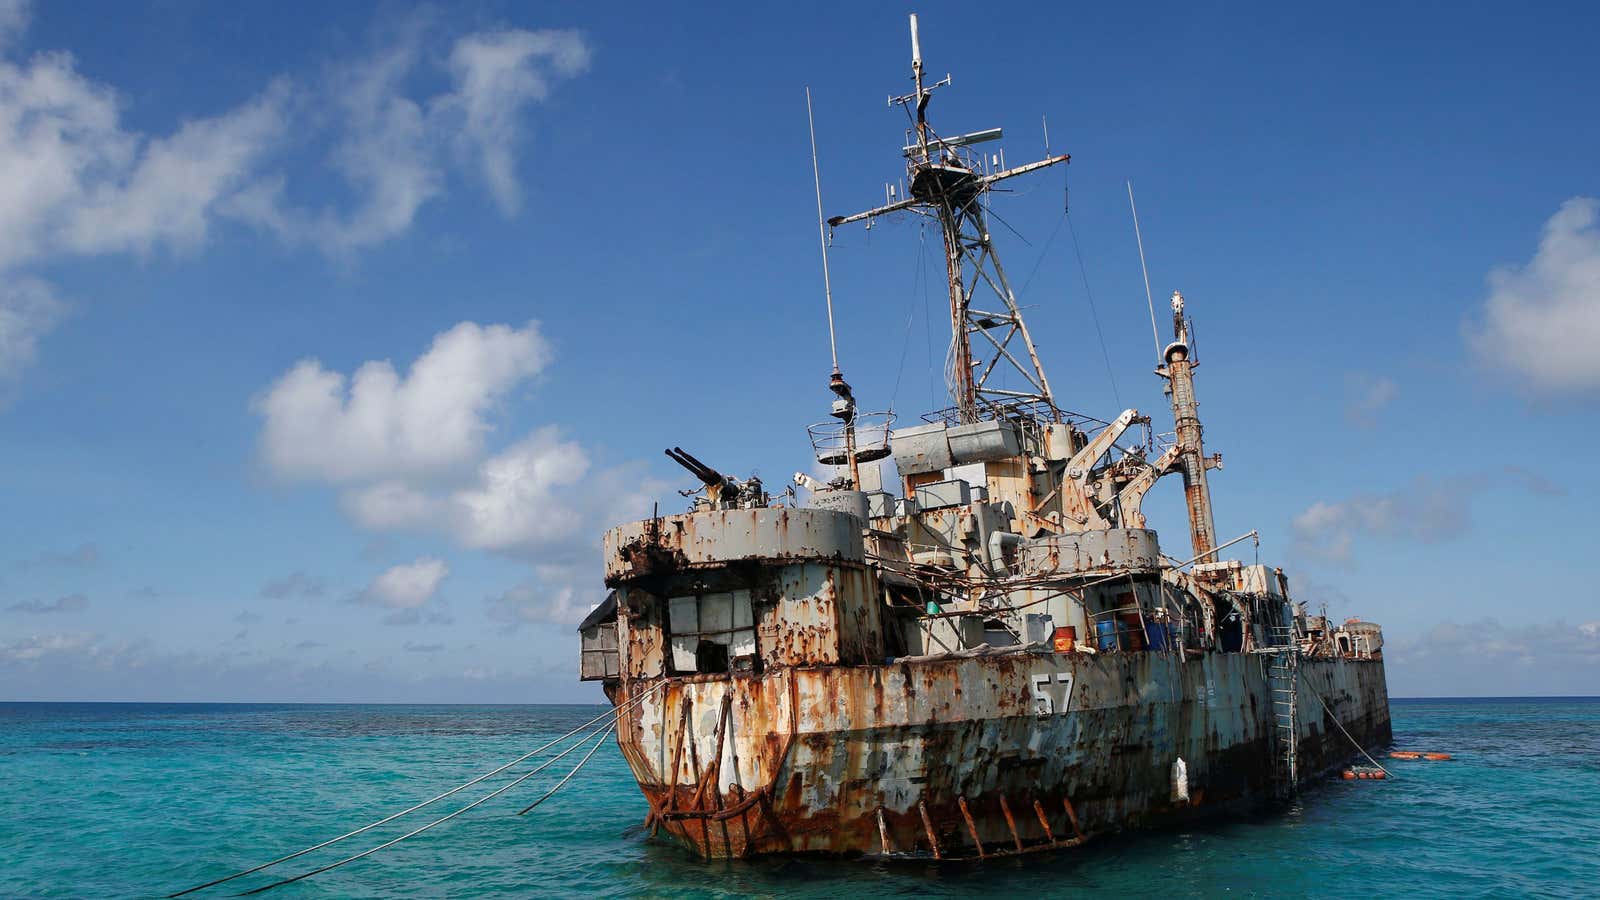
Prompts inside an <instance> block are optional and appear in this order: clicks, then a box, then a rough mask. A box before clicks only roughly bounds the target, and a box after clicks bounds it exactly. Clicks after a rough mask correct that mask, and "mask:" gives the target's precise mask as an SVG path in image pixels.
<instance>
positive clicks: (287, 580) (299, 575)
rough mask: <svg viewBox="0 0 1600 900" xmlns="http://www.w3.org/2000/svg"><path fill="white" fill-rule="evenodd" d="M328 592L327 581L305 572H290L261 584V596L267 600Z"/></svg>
mask: <svg viewBox="0 0 1600 900" xmlns="http://www.w3.org/2000/svg"><path fill="white" fill-rule="evenodd" d="M327 592H328V583H327V581H326V580H324V579H322V578H318V577H317V576H315V575H308V574H306V573H305V572H301V571H298V570H297V571H294V572H290V573H289V574H288V575H285V576H284V577H282V578H274V579H272V580H271V581H268V582H267V583H266V584H264V585H262V586H261V597H262V598H264V599H267V600H284V599H288V598H290V597H321V596H322V595H323V594H325V593H327Z"/></svg>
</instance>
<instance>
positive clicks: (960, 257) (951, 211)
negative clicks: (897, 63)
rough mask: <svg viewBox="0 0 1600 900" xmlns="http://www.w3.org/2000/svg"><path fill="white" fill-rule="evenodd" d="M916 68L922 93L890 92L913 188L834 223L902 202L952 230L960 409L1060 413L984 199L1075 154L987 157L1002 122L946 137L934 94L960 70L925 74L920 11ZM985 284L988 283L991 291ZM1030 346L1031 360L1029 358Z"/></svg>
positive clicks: (948, 257) (964, 413) (962, 412)
mask: <svg viewBox="0 0 1600 900" xmlns="http://www.w3.org/2000/svg"><path fill="white" fill-rule="evenodd" d="M911 78H912V81H913V83H914V86H915V90H914V92H913V93H911V94H907V95H905V96H900V97H891V98H889V103H890V105H895V104H899V105H900V106H902V107H903V108H905V109H906V111H907V113H908V115H910V117H911V120H912V123H913V128H912V131H911V132H910V135H909V136H910V138H911V143H910V144H909V145H908V146H906V147H904V148H903V153H904V155H905V157H906V174H907V177H908V183H909V185H910V189H909V191H908V194H909V196H906V197H904V198H900V199H894V198H893V189H892V188H891V189H890V194H891V199H890V202H888V203H886V204H885V205H883V206H880V207H877V208H875V209H870V210H867V211H865V212H860V213H856V214H855V215H850V216H835V217H833V218H832V219H829V220H828V224H829V225H831V226H833V227H838V226H840V225H844V224H847V223H850V222H859V221H862V220H868V221H869V222H870V221H871V220H872V219H875V218H877V217H878V216H882V215H887V214H889V213H893V212H900V211H902V210H910V211H913V212H917V213H919V214H922V215H926V216H928V217H930V218H933V219H936V220H937V221H938V222H939V226H940V230H941V231H942V233H943V236H944V255H945V277H946V280H947V281H948V283H949V305H950V331H951V344H950V355H949V358H948V360H947V367H946V372H945V376H946V381H947V383H948V385H949V388H950V394H951V398H952V399H953V400H954V401H955V417H956V419H957V420H958V421H960V422H962V423H969V422H977V421H979V420H980V419H982V418H985V417H986V414H987V417H993V415H994V414H995V413H996V412H997V411H998V410H999V409H1001V408H1003V407H1006V406H1011V407H1017V406H1031V407H1034V409H1033V410H1031V412H1033V413H1035V414H1043V415H1046V416H1048V417H1050V418H1052V419H1054V418H1056V417H1057V415H1058V413H1057V410H1056V406H1055V398H1054V396H1053V395H1052V394H1051V392H1050V382H1049V380H1048V379H1047V378H1046V377H1045V374H1044V367H1043V366H1041V365H1040V363H1039V354H1038V351H1037V350H1035V349H1034V345H1033V338H1032V336H1030V335H1029V334H1028V326H1027V325H1026V324H1025V323H1024V322H1023V320H1022V313H1021V311H1020V310H1018V308H1017V300H1016V294H1015V292H1013V291H1012V289H1011V283H1010V281H1009V280H1008V279H1007V278H1006V273H1005V269H1004V268H1003V267H1002V266H1001V264H1000V257H999V256H998V255H997V254H996V252H995V248H994V244H993V242H992V241H991V240H990V236H989V226H988V221H987V216H986V215H985V212H984V208H983V200H984V197H985V195H986V194H987V193H988V192H989V190H990V188H991V187H993V186H994V185H995V184H996V183H998V182H1001V181H1005V180H1006V179H1009V178H1015V177H1016V176H1018V175H1025V174H1027V173H1029V172H1033V171H1036V170H1038V169H1043V168H1047V167H1049V166H1053V165H1055V164H1056V163H1064V162H1067V161H1068V160H1070V159H1071V156H1070V155H1069V154H1062V155H1060V156H1052V157H1048V158H1046V159H1042V160H1039V161H1038V162H1032V163H1028V164H1026V165H1022V166H1017V167H1016V168H1012V169H1007V168H1005V163H1004V158H1003V155H1002V154H999V153H996V154H994V155H992V156H991V157H990V158H989V159H988V160H985V158H984V155H983V154H982V153H979V152H974V151H972V150H971V149H970V148H971V147H972V146H973V145H975V144H980V143H984V142H987V141H993V140H998V139H999V138H1000V136H1001V131H1000V129H998V128H991V129H988V130H986V131H978V132H972V133H970V134H963V135H957V136H955V137H949V138H941V137H939V136H938V133H937V132H936V131H935V130H934V129H933V127H932V126H931V125H930V124H929V123H928V118H927V108H928V101H929V100H930V99H931V98H932V96H933V91H934V89H936V88H940V87H944V86H946V85H949V84H950V77H949V76H948V75H946V76H945V77H944V79H943V80H941V81H938V82H935V83H934V84H931V85H930V84H926V83H925V81H924V79H923V67H922V45H921V41H920V38H919V35H918V33H917V17H916V15H915V14H914V13H913V14H912V16H911ZM980 289H983V293H982V294H981V295H980V294H979V291H980ZM991 295H992V298H991ZM975 296H982V297H984V298H985V299H986V300H988V299H992V300H994V301H997V302H995V303H986V305H988V306H991V307H995V308H991V309H985V308H983V307H981V306H976V305H974V302H973V301H974V297H975ZM974 335H981V336H982V338H983V340H984V341H986V342H987V343H983V344H980V346H979V349H980V350H981V351H982V352H981V353H980V354H974V352H973V341H972V338H973V336H974ZM1024 354H1025V355H1026V357H1027V358H1026V360H1023V359H1020V358H1019V357H1021V356H1022V355H1024ZM1001 371H1004V372H1009V373H1011V374H1014V375H1017V376H1020V378H1021V381H1022V385H1021V387H1022V389H1020V390H1013V389H1006V388H1001V387H999V386H998V381H999V379H998V378H996V375H997V373H998V372H1001ZM992 382H994V383H992Z"/></svg>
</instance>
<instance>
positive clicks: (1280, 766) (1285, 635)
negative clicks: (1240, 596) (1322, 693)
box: [1266, 628, 1300, 797]
mask: <svg viewBox="0 0 1600 900" xmlns="http://www.w3.org/2000/svg"><path fill="white" fill-rule="evenodd" d="M1272 631H1273V635H1272V637H1273V646H1272V647H1271V648H1268V649H1267V653H1266V655H1267V660H1266V663H1267V686H1268V688H1269V689H1270V690H1271V692H1272V718H1273V722H1274V725H1275V726H1276V731H1277V734H1276V738H1275V741H1276V751H1277V752H1276V753H1274V754H1273V756H1274V762H1275V769H1276V775H1277V778H1276V782H1277V790H1278V796H1280V797H1288V796H1290V795H1292V794H1294V792H1295V790H1296V788H1297V787H1298V786H1299V783H1300V772H1299V768H1300V767H1299V762H1300V713H1299V706H1298V700H1299V696H1298V695H1299V691H1298V686H1299V683H1300V647H1299V645H1298V644H1297V643H1296V641H1295V639H1294V634H1293V633H1292V632H1291V631H1290V630H1289V629H1288V628H1274V629H1272Z"/></svg>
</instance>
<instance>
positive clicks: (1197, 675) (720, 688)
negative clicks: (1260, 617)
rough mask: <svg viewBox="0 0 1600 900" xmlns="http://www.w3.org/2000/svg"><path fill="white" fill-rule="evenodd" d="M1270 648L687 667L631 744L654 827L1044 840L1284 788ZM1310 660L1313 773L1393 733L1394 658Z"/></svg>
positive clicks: (974, 845)
mask: <svg viewBox="0 0 1600 900" xmlns="http://www.w3.org/2000/svg"><path fill="white" fill-rule="evenodd" d="M1268 664H1269V657H1268V655H1264V654H1205V655H1202V656H1196V657H1194V658H1192V659H1184V658H1183V657H1182V656H1181V655H1179V654H1154V653H1144V654H1106V655H1089V654H1083V653H1065V654H1056V653H1049V652H1027V651H1020V652H1011V653H1002V652H993V653H982V654H977V655H972V656H966V657H956V658H946V659H933V660H909V661H903V662H897V663H895V664H892V665H880V666H856V667H826V668H816V669H789V670H785V671H782V672H775V673H772V674H770V675H766V676H749V677H735V678H731V679H703V678H688V679H671V680H670V681H669V683H668V684H667V685H665V686H664V687H663V689H661V690H658V691H656V692H654V693H652V694H651V695H650V696H648V697H647V698H646V699H645V700H644V701H643V702H641V703H640V704H638V705H637V706H636V707H635V708H633V709H632V710H630V711H629V712H628V713H626V714H625V717H624V721H623V724H622V727H621V730H620V731H619V743H620V745H621V747H622V750H623V753H624V756H625V757H626V759H627V760H628V763H629V765H630V766H631V767H632V769H633V773H634V775H635V777H636V778H637V779H638V781H639V784H640V787H641V788H642V790H643V791H644V794H645V797H646V798H647V800H648V801H649V804H650V808H651V820H652V825H653V827H655V828H659V829H660V830H663V831H665V832H666V833H669V834H671V835H673V836H675V837H677V838H678V839H679V840H680V841H682V842H683V843H684V844H685V845H687V846H688V847H689V848H691V849H692V850H693V851H694V852H696V853H699V854H702V855H705V856H707V857H714V858H715V857H744V856H751V855H757V854H768V853H805V852H820V853H837V854H889V855H895V854H913V855H927V856H930V857H932V856H939V857H941V858H945V859H951V858H963V857H976V856H983V855H994V854H999V853H1014V852H1020V851H1031V850H1037V849H1048V848H1053V847H1061V846H1070V845H1071V844H1073V843H1076V842H1079V841H1081V840H1083V839H1085V838H1088V837H1092V836H1094V835H1097V834H1102V833H1107V832H1112V831H1117V830H1121V829H1127V828H1137V827H1144V826H1149V825H1157V824H1162V823H1167V822H1172V821H1176V820H1181V819H1185V818H1190V817H1194V816H1198V815H1203V814H1205V813H1207V812H1211V811H1215V810H1219V809H1227V808H1230V807H1237V806H1239V805H1240V804H1248V803H1253V802H1259V801H1263V800H1267V799H1270V798H1271V797H1273V796H1274V795H1275V794H1276V793H1277V792H1278V789H1279V788H1280V787H1281V784H1280V782H1279V778H1280V777H1281V775H1280V773H1279V772H1278V770H1277V768H1276V766H1277V756H1276V748H1277V746H1278V744H1277V732H1276V725H1275V722H1274V721H1273V714H1272V709H1273V703H1272V697H1271V695H1270V692H1271V690H1272V688H1271V679H1270V678H1269V677H1268V676H1267V674H1266V666H1267V665H1268ZM1301 678H1302V688H1301V690H1302V692H1303V694H1304V695H1305V696H1306V697H1310V696H1316V697H1319V698H1321V701H1322V702H1325V703H1326V704H1327V710H1326V711H1325V710H1323V709H1322V708H1321V706H1320V704H1314V705H1316V706H1317V707H1318V709H1317V712H1316V714H1315V715H1312V714H1310V713H1307V714H1305V715H1303V716H1302V717H1301V720H1300V722H1299V723H1298V730H1299V759H1300V766H1299V774H1298V776H1297V777H1298V778H1299V779H1300V780H1302V781H1303V780H1306V779H1309V778H1313V777H1317V776H1318V775H1320V774H1322V773H1325V772H1326V771H1327V770H1328V769H1330V768H1333V767H1337V766H1340V765H1343V764H1344V763H1346V762H1347V761H1349V760H1350V758H1351V757H1352V756H1353V755H1355V754H1356V753H1357V750H1356V749H1355V742H1359V743H1360V744H1362V745H1363V746H1366V747H1369V748H1370V747H1376V746H1380V745H1383V744H1386V743H1387V742H1388V741H1389V739H1390V726H1389V715H1388V705H1387V689H1386V686H1385V682H1384V673H1383V666H1382V662H1381V661H1378V660H1369V659H1342V658H1331V659H1307V660H1304V661H1302V662H1301ZM651 686H652V683H650V682H643V681H641V682H637V683H633V684H629V685H626V687H624V686H623V685H620V684H619V685H617V686H616V687H615V688H614V691H615V693H616V696H615V697H614V699H616V700H618V701H621V700H623V699H624V695H628V696H633V695H636V694H637V693H638V692H641V691H645V690H648V689H649V688H650V687H651ZM1041 694H1043V695H1044V698H1046V699H1041V696H1040V695H1041ZM1308 702H1310V701H1308ZM1335 716H1337V719H1338V721H1337V723H1335V721H1334V717H1335ZM1341 727H1342V729H1343V730H1344V731H1347V732H1348V733H1349V737H1347V736H1346V735H1344V734H1342V733H1340V731H1341ZM1352 739H1353V740H1352ZM674 761H676V767H675V768H674ZM1180 761H1181V762H1180ZM1175 768H1176V769H1177V771H1178V772H1179V773H1181V775H1177V776H1175ZM1180 781H1181V782H1182V783H1181V784H1180V783H1179V782H1180Z"/></svg>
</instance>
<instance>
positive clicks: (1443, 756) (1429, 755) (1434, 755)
mask: <svg viewBox="0 0 1600 900" xmlns="http://www.w3.org/2000/svg"><path fill="white" fill-rule="evenodd" d="M1422 758H1423V759H1435V760H1438V759H1449V758H1450V754H1448V753H1424V754H1422Z"/></svg>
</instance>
